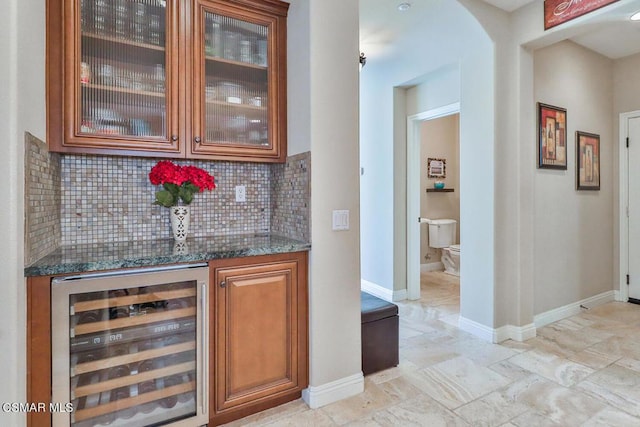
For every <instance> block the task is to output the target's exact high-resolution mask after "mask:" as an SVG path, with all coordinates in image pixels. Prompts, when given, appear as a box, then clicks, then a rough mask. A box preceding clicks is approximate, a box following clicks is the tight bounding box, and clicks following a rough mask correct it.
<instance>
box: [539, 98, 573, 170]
mask: <svg viewBox="0 0 640 427" xmlns="http://www.w3.org/2000/svg"><path fill="white" fill-rule="evenodd" d="M538 167H539V168H541V169H567V110H566V109H564V108H560V107H554V106H553V105H547V104H543V103H541V102H538Z"/></svg>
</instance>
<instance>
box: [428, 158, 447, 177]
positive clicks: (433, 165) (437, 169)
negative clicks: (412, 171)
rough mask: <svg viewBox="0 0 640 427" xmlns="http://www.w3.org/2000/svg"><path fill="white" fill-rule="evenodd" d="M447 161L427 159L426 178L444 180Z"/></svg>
mask: <svg viewBox="0 0 640 427" xmlns="http://www.w3.org/2000/svg"><path fill="white" fill-rule="evenodd" d="M446 177H447V160H446V159H435V158H431V157H429V158H427V178H446Z"/></svg>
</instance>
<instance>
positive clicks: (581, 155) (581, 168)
mask: <svg viewBox="0 0 640 427" xmlns="http://www.w3.org/2000/svg"><path fill="white" fill-rule="evenodd" d="M576 147H577V154H576V188H577V189H578V190H600V135H596V134H594V133H587V132H581V131H577V132H576Z"/></svg>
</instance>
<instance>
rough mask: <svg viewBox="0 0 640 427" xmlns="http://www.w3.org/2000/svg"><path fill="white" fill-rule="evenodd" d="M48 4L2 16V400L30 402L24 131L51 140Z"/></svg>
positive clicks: (22, 5) (6, 420)
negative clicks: (47, 76) (46, 77)
mask: <svg viewBox="0 0 640 427" xmlns="http://www.w3.org/2000/svg"><path fill="white" fill-rule="evenodd" d="M44 16H45V2H44V0H41V1H36V0H32V1H20V0H7V1H6V2H4V4H3V13H2V16H0V54H1V55H2V57H3V67H1V68H0V81H2V82H3V84H2V85H1V87H0V135H1V137H2V140H3V141H5V144H4V145H3V146H4V147H5V148H4V152H3V156H0V170H1V171H2V172H1V173H2V175H3V176H2V182H4V186H5V189H6V191H7V195H6V200H5V203H4V204H3V205H2V208H0V222H1V223H2V224H3V225H4V230H5V234H4V236H3V241H4V244H5V250H4V253H3V256H2V259H1V260H0V269H1V270H2V271H3V273H4V277H5V281H4V289H3V290H2V295H3V308H2V310H1V311H0V313H1V314H0V348H2V352H0V365H2V366H4V367H6V368H7V369H5V370H4V373H3V387H2V388H1V389H0V401H1V402H24V401H26V377H25V372H26V297H25V285H24V283H25V282H24V273H23V265H24V260H23V254H24V243H23V242H24V225H23V222H24V215H23V204H24V202H23V200H24V178H23V170H24V132H25V131H29V132H31V133H33V134H34V135H36V136H38V137H39V138H44V136H45V115H44V111H45V106H44V93H45V92H44V62H45V56H44V42H45V38H44V31H45V29H44V28H45V24H44V22H45V19H44ZM25 423H26V417H25V415H24V414H11V413H4V412H0V424H2V425H11V426H20V425H24V424H25Z"/></svg>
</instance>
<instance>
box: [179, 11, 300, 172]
mask: <svg viewBox="0 0 640 427" xmlns="http://www.w3.org/2000/svg"><path fill="white" fill-rule="evenodd" d="M193 7H194V10H193V21H192V29H191V47H192V50H191V55H192V57H193V59H192V60H191V61H189V62H190V63H191V64H193V67H194V68H193V77H194V78H193V81H192V88H191V101H192V103H191V104H192V107H191V108H192V112H191V113H192V114H191V120H192V125H191V132H192V135H191V143H190V145H189V150H190V152H189V156H190V157H199V158H216V159H226V160H248V161H262V162H278V161H284V159H285V157H286V153H287V148H286V128H287V126H286V16H287V9H288V4H287V3H284V2H277V1H268V2H267V1H265V2H256V1H248V0H238V1H234V2H229V1H221V0H195V1H194V6H193Z"/></svg>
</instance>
